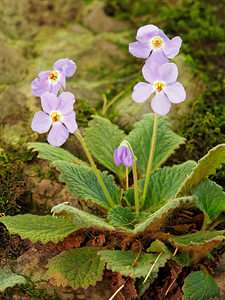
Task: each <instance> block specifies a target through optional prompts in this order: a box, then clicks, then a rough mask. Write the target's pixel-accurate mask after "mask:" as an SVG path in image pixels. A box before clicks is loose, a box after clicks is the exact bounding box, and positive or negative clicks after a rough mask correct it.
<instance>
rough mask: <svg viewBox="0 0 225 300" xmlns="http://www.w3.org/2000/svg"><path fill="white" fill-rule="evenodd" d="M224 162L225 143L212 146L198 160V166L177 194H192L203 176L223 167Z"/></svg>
mask: <svg viewBox="0 0 225 300" xmlns="http://www.w3.org/2000/svg"><path fill="white" fill-rule="evenodd" d="M223 163H225V144H221V145H218V146H216V147H214V148H212V149H211V150H210V151H209V152H208V153H207V154H206V155H205V156H203V157H202V158H201V159H200V160H199V161H198V164H197V166H196V167H195V168H194V170H193V171H192V173H191V174H190V176H189V177H188V178H187V179H186V180H185V182H184V184H183V185H182V186H181V188H180V190H179V191H178V193H177V196H178V197H180V196H185V195H187V194H190V193H191V191H192V189H193V188H195V187H196V186H197V185H199V183H200V182H201V181H202V179H203V178H205V177H208V176H209V175H212V174H215V172H216V169H219V168H221V167H222V164H223Z"/></svg>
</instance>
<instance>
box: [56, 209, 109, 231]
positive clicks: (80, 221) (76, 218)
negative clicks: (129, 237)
mask: <svg viewBox="0 0 225 300" xmlns="http://www.w3.org/2000/svg"><path fill="white" fill-rule="evenodd" d="M51 212H52V213H53V215H54V216H66V217H69V218H71V219H72V220H73V223H74V224H75V225H76V226H82V227H85V228H88V227H99V228H105V229H108V230H114V227H113V226H111V225H110V224H109V223H108V222H107V220H106V219H103V218H99V217H97V216H95V215H93V214H89V213H87V212H85V211H82V210H80V209H77V208H75V207H73V206H70V205H64V204H63V203H62V204H58V205H56V206H54V207H53V208H52V210H51Z"/></svg>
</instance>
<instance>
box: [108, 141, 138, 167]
mask: <svg viewBox="0 0 225 300" xmlns="http://www.w3.org/2000/svg"><path fill="white" fill-rule="evenodd" d="M113 158H114V162H115V164H116V165H117V166H119V165H120V164H121V163H122V164H123V165H124V166H125V167H127V168H129V167H131V166H132V164H133V162H134V154H133V151H132V149H131V147H130V145H129V143H128V142H127V141H123V142H122V143H121V144H120V146H119V147H118V148H117V149H115V151H114V154H113Z"/></svg>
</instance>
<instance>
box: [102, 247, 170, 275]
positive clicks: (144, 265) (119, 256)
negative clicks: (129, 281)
mask: <svg viewBox="0 0 225 300" xmlns="http://www.w3.org/2000/svg"><path fill="white" fill-rule="evenodd" d="M98 254H99V255H100V256H101V260H103V261H106V262H107V265H108V267H110V269H111V270H112V271H113V272H120V273H121V274H122V275H125V276H130V277H133V278H136V277H145V276H146V275H147V274H148V272H149V270H150V268H151V267H152V264H153V263H154V261H155V260H156V258H157V257H158V254H153V253H151V254H146V253H142V254H141V255H140V256H139V258H138V260H137V264H136V265H135V266H134V265H133V264H132V263H133V261H134V260H135V258H136V257H137V253H135V252H133V251H126V252H123V251H120V250H104V251H100V252H99V253H98ZM169 258H170V256H169V255H168V254H162V255H161V256H160V257H159V259H158V261H157V262H156V264H155V266H154V268H153V270H152V273H151V276H152V277H154V278H156V277H157V274H158V271H159V268H161V267H164V265H165V263H166V262H167V260H168V259H169Z"/></svg>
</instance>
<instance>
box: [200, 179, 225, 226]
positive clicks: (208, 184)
mask: <svg viewBox="0 0 225 300" xmlns="http://www.w3.org/2000/svg"><path fill="white" fill-rule="evenodd" d="M194 195H196V196H197V197H198V201H196V206H197V207H198V208H199V209H201V211H203V212H204V214H205V215H206V216H207V224H209V223H211V222H212V221H214V220H215V219H216V218H217V217H218V216H219V215H220V214H221V213H222V212H223V211H225V193H224V192H223V189H222V187H220V186H219V185H218V184H216V183H215V182H213V181H210V180H208V179H204V180H203V181H202V182H201V183H200V185H198V186H197V187H196V188H195V190H194Z"/></svg>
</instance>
